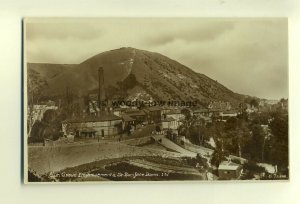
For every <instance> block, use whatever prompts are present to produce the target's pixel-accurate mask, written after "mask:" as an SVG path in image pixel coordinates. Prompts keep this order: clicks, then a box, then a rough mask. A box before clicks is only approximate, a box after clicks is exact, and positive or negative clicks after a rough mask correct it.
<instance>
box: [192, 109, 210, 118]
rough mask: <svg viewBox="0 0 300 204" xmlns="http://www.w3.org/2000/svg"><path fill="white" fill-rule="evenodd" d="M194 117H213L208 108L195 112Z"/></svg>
mask: <svg viewBox="0 0 300 204" xmlns="http://www.w3.org/2000/svg"><path fill="white" fill-rule="evenodd" d="M193 115H195V116H205V117H211V116H212V112H211V111H210V110H209V109H208V108H201V109H196V110H193Z"/></svg>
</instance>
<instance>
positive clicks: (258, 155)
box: [250, 124, 266, 160]
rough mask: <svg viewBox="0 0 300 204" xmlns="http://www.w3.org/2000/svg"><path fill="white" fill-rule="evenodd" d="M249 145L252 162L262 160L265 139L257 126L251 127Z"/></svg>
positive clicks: (261, 130)
mask: <svg viewBox="0 0 300 204" xmlns="http://www.w3.org/2000/svg"><path fill="white" fill-rule="evenodd" d="M251 133H252V134H251V135H252V138H251V143H250V146H251V148H250V151H251V153H250V154H251V158H252V159H253V160H262V159H263V158H262V157H263V152H264V146H265V145H264V143H265V139H266V135H265V133H264V131H263V129H262V127H261V125H259V124H254V125H252V127H251Z"/></svg>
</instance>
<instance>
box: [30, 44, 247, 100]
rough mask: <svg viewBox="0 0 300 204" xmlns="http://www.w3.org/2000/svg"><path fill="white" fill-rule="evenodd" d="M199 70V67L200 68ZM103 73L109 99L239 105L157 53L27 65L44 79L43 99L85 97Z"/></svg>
mask: <svg viewBox="0 0 300 204" xmlns="http://www.w3.org/2000/svg"><path fill="white" fill-rule="evenodd" d="M199 66H201V65H199ZM99 67H103V69H104V84H105V89H106V93H107V96H108V97H109V98H116V97H121V96H122V97H126V98H127V99H128V98H139V97H141V96H143V97H144V98H145V97H146V98H147V97H150V96H151V97H152V98H154V99H157V100H185V101H187V100H198V101H200V102H201V103H203V104H206V103H208V102H209V101H229V102H231V103H232V104H238V103H239V102H240V101H241V100H242V99H243V96H242V95H240V94H237V93H234V92H233V91H231V90H229V89H227V88H226V87H224V86H223V85H222V84H220V83H218V82H217V81H215V80H212V79H210V78H209V77H207V76H205V75H203V74H200V73H196V72H194V71H193V70H191V69H190V68H188V67H186V66H184V65H182V64H180V63H178V62H176V61H174V60H172V59H170V58H168V57H166V56H163V55H161V54H159V53H154V52H149V51H144V50H138V49H134V48H120V49H116V50H111V51H107V52H103V53H100V54H98V55H95V56H93V57H91V58H89V59H87V60H85V61H84V62H82V63H80V64H77V65H60V64H38V63H28V69H29V70H30V69H33V70H35V71H36V72H39V73H40V76H41V77H43V78H45V79H46V80H47V83H48V87H47V88H46V89H45V90H44V91H43V94H44V95H47V96H57V95H61V94H63V93H64V91H65V88H66V87H71V89H72V91H73V92H74V93H78V94H80V95H86V94H88V93H92V92H95V91H96V90H97V86H98V81H97V80H98V75H97V70H98V68H99Z"/></svg>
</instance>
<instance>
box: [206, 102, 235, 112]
mask: <svg viewBox="0 0 300 204" xmlns="http://www.w3.org/2000/svg"><path fill="white" fill-rule="evenodd" d="M231 108H232V106H231V104H230V102H224V101H213V102H210V103H209V105H208V109H215V110H216V109H217V110H221V111H224V110H231Z"/></svg>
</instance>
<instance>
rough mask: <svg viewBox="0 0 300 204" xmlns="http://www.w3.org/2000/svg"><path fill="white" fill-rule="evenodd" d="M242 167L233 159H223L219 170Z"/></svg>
mask: <svg viewBox="0 0 300 204" xmlns="http://www.w3.org/2000/svg"><path fill="white" fill-rule="evenodd" d="M239 167H240V165H239V164H236V163H233V162H231V161H222V162H221V163H220V165H219V168H218V169H219V170H237V169H238V168H239Z"/></svg>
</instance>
